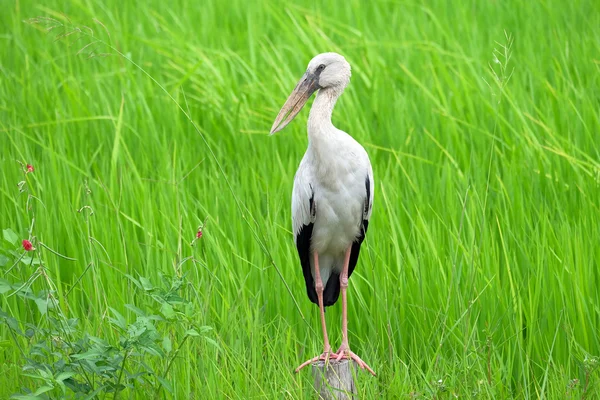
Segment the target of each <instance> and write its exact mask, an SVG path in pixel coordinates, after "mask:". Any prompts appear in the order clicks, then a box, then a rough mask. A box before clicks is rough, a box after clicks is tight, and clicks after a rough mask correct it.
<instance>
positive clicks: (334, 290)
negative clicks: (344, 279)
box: [323, 271, 340, 307]
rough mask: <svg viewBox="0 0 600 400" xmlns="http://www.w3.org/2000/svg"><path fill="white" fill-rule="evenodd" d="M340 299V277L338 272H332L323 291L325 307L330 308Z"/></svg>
mask: <svg viewBox="0 0 600 400" xmlns="http://www.w3.org/2000/svg"><path fill="white" fill-rule="evenodd" d="M338 297H340V276H339V275H338V273H337V272H334V271H331V276H330V277H329V280H328V281H327V285H325V290H323V305H324V306H325V307H329V306H332V305H334V304H335V302H336V301H337V300H338Z"/></svg>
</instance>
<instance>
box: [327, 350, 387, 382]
mask: <svg viewBox="0 0 600 400" xmlns="http://www.w3.org/2000/svg"><path fill="white" fill-rule="evenodd" d="M336 354H337V357H336V359H335V360H336V361H340V360H341V359H342V358H347V359H348V360H354V362H355V363H356V364H358V366H359V367H360V369H366V370H367V371H369V372H370V373H371V374H372V375H373V376H377V375H376V374H375V371H373V369H371V367H369V366H368V365H367V363H366V362H364V361H363V360H362V359H361V358H360V357H359V356H357V355H356V354H355V353H353V352H352V351H351V350H350V347H349V346H348V345H344V344H343V345H341V346H340V348H339V349H338V351H337V353H336Z"/></svg>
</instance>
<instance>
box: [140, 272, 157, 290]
mask: <svg viewBox="0 0 600 400" xmlns="http://www.w3.org/2000/svg"><path fill="white" fill-rule="evenodd" d="M140 283H141V284H142V287H143V288H144V290H145V291H147V292H149V291H151V290H152V289H154V285H153V284H152V282H150V280H149V279H148V278H144V277H143V276H140Z"/></svg>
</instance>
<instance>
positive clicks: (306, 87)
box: [271, 53, 351, 135]
mask: <svg viewBox="0 0 600 400" xmlns="http://www.w3.org/2000/svg"><path fill="white" fill-rule="evenodd" d="M350 75H351V70H350V64H348V62H347V61H346V59H345V58H344V57H343V56H341V55H339V54H337V53H322V54H319V55H317V56H316V57H314V58H313V59H312V60H310V62H309V63H308V68H307V69H306V72H305V73H304V75H303V76H302V78H301V79H300V82H298V84H297V85H296V88H295V89H294V91H293V92H292V94H290V96H289V97H288V99H287V100H286V102H285V104H284V105H283V107H282V108H281V110H280V111H279V114H278V115H277V118H275V122H274V123H273V126H272V127H271V135H272V134H274V133H275V132H279V131H280V130H282V129H283V128H285V127H286V126H287V124H289V123H290V122H291V121H292V120H293V119H294V117H295V116H296V115H298V113H299V112H300V110H302V107H304V104H306V102H307V101H308V99H309V98H310V96H312V94H313V93H314V92H315V91H317V90H319V89H323V90H331V91H332V92H334V93H335V95H336V97H337V96H339V95H340V94H342V92H343V91H344V88H345V87H346V86H347V85H348V83H349V82H350Z"/></svg>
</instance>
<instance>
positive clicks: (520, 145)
mask: <svg viewBox="0 0 600 400" xmlns="http://www.w3.org/2000/svg"><path fill="white" fill-rule="evenodd" d="M62 3H63V2H56V1H47V2H44V3H43V4H44V5H43V6H42V5H41V4H42V3H39V2H36V1H8V2H4V3H3V7H2V8H3V11H2V13H0V149H1V152H0V170H1V171H2V173H1V174H0V228H2V229H6V228H11V229H13V230H14V231H15V232H17V233H18V234H19V235H20V236H21V237H22V238H26V237H28V229H29V228H30V226H31V223H32V218H35V226H34V232H33V234H34V235H35V236H36V237H37V239H38V240H39V241H42V242H44V243H45V244H47V245H48V246H49V247H51V248H52V249H54V250H56V251H57V252H59V253H61V254H64V255H67V256H69V257H72V258H75V259H77V261H75V262H73V261H68V260H65V259H63V258H60V257H57V256H55V255H53V254H52V253H50V252H49V251H45V250H44V249H43V248H41V247H40V246H38V252H39V254H40V256H41V257H42V259H43V260H44V261H45V265H46V267H47V274H48V276H49V277H50V278H51V279H52V280H53V282H54V283H55V284H56V285H57V287H58V293H57V296H58V297H59V298H60V300H61V305H62V307H63V309H64V311H65V313H66V314H67V315H68V316H69V317H71V318H79V324H80V327H81V329H82V330H83V331H87V332H90V333H93V334H94V335H95V336H99V337H103V338H105V339H107V340H109V341H112V342H114V341H116V340H117V337H118V333H117V332H116V331H115V330H114V329H112V328H111V326H110V324H108V322H107V314H108V307H113V308H115V309H117V310H119V311H120V312H122V313H123V315H125V316H126V318H127V319H128V320H130V321H133V320H135V315H134V314H133V313H131V312H129V311H128V310H127V309H126V308H125V307H124V304H141V303H142V300H141V296H142V294H141V293H140V291H139V290H138V289H136V287H135V286H134V285H132V284H131V282H130V280H128V279H126V278H125V274H131V275H133V276H145V277H148V279H150V280H152V281H158V279H159V278H158V277H159V274H166V275H173V274H187V275H186V276H187V280H188V286H187V287H186V293H187V294H188V296H189V297H191V298H192V300H193V303H194V306H195V307H196V309H197V310H198V312H197V314H196V315H195V317H194V318H196V319H197V321H198V323H199V324H201V325H207V326H210V327H213V328H214V330H213V331H212V332H211V333H210V334H209V337H210V338H212V339H214V340H215V341H216V342H217V343H219V345H220V348H221V349H220V350H218V349H217V348H215V346H213V345H212V344H211V343H210V342H209V341H205V340H202V339H201V338H200V339H199V340H195V341H190V342H188V343H187V344H186V346H185V347H184V348H183V349H182V351H181V352H180V353H179V355H178V357H177V359H176V361H175V363H174V364H173V367H172V368H171V370H170V372H169V374H168V380H169V381H170V382H171V383H172V384H173V386H174V390H175V394H174V395H173V397H174V398H186V397H188V396H187V395H188V394H189V393H193V394H194V395H193V396H191V397H196V398H199V397H203V398H233V399H246V398H302V397H304V396H307V395H308V394H309V393H310V390H311V377H310V373H309V372H308V371H304V372H302V373H301V374H299V375H296V374H294V373H293V368H295V367H296V366H297V365H298V364H299V363H300V362H302V361H304V359H306V358H308V357H309V356H312V355H314V354H317V353H318V352H319V351H320V350H321V336H320V329H319V322H318V318H317V308H316V307H314V306H313V305H312V304H311V303H310V302H309V301H308V300H307V298H306V295H305V289H304V283H303V279H302V276H301V273H300V266H299V264H298V261H297V255H296V254H295V249H294V246H293V241H292V235H291V232H290V198H289V196H290V193H291V188H292V181H293V176H294V172H295V169H296V167H297V165H298V163H299V161H300V159H301V157H302V154H303V152H304V150H305V147H306V132H305V122H304V121H305V119H306V116H307V111H306V110H305V111H303V112H302V113H301V114H300V115H299V117H298V120H297V121H295V122H294V123H293V124H291V125H290V127H288V128H287V129H286V130H285V131H284V132H282V133H280V134H278V135H276V136H275V137H268V136H267V135H266V134H267V132H268V129H269V128H270V126H271V123H272V121H273V119H274V117H275V116H276V114H277V111H278V109H279V107H280V106H281V105H282V104H283V102H284V100H285V98H286V97H287V95H288V94H289V92H290V91H291V89H292V88H293V87H294V85H295V83H296V81H297V79H299V77H300V76H301V74H302V73H303V72H304V70H305V68H306V64H307V63H308V61H309V60H310V58H312V56H314V55H315V54H317V53H320V52H324V51H337V52H340V53H342V54H344V55H345V56H346V58H347V59H348V60H349V62H350V63H351V65H352V66H353V78H352V82H351V85H350V86H349V88H348V89H347V90H346V92H345V94H344V96H343V97H342V99H341V100H340V101H339V102H338V106H337V108H336V112H335V115H334V123H335V124H336V125H337V126H338V127H339V128H340V129H343V130H345V131H347V132H350V133H351V134H352V135H353V136H354V137H355V138H357V139H358V140H359V142H361V143H362V144H363V145H364V146H365V147H366V149H367V151H368V152H369V154H370V157H371V160H372V162H373V169H374V174H375V179H376V185H375V190H376V192H375V206H374V213H373V218H372V222H371V224H370V229H369V235H368V238H367V241H366V242H365V250H364V252H363V253H362V256H361V260H360V262H359V266H358V267H357V272H356V273H355V275H353V277H352V279H351V280H350V294H349V299H350V300H349V302H350V303H349V314H350V322H349V330H350V342H351V345H352V346H353V349H354V350H355V351H356V352H357V353H358V354H359V355H361V356H362V357H363V359H365V360H366V361H367V362H368V363H369V364H370V365H371V366H372V367H373V368H374V369H375V370H376V372H377V373H378V377H377V378H372V377H370V376H368V375H367V374H365V373H361V374H359V375H358V377H357V379H358V381H357V382H358V387H359V390H360V397H361V398H375V397H381V396H385V397H388V398H412V397H416V396H422V397H423V398H432V397H436V398H453V397H454V395H459V396H460V397H461V398H465V397H470V396H475V397H481V398H488V397H496V398H510V397H516V398H530V397H535V398H537V397H546V398H565V397H566V396H572V397H575V398H579V397H582V396H584V397H585V396H587V397H588V398H593V397H594V396H596V395H598V394H599V393H600V389H599V385H600V384H599V377H598V375H597V373H596V372H595V371H594V369H593V367H594V362H595V360H596V359H595V358H594V357H596V356H600V332H599V329H600V308H599V304H600V303H599V302H600V294H599V291H598V286H599V284H600V273H599V270H598V268H599V263H600V244H599V237H600V232H599V229H600V206H599V205H600V161H599V160H600V144H599V143H600V141H599V139H598V132H599V131H600V113H599V110H600V73H599V72H600V28H599V27H600V12H599V11H600V10H599V6H598V4H597V2H596V1H593V0H589V1H574V2H563V1H531V2H524V3H523V2H517V1H514V2H513V1H505V2H493V1H489V2H480V1H465V2H448V1H441V0H440V1H431V2H427V5H421V2H418V1H414V2H413V1H406V2H391V1H389V2H383V1H382V2H376V3H370V4H369V6H368V7H367V6H366V5H365V3H364V2H361V1H357V0H356V1H355V0H348V1H344V2H329V3H328V4H323V5H319V6H317V5H316V4H313V2H309V1H306V2H303V3H304V4H303V5H294V4H292V3H287V4H285V5H283V4H278V3H279V2H275V1H266V0H265V1H260V0H259V1H253V2H246V1H242V0H233V1H230V2H221V1H203V2H194V1H189V0H179V1H172V2H162V1H148V2H145V3H144V6H139V5H136V4H134V2H127V1H115V0H109V1H93V0H89V1H87V0H74V1H70V2H68V4H62ZM294 3H295V4H299V2H294ZM59 13H64V14H65V15H68V17H69V18H70V19H71V21H72V23H73V24H75V25H77V26H81V25H87V26H89V27H90V28H92V29H93V32H94V35H95V36H96V37H98V38H100V39H102V40H104V41H106V42H107V43H110V44H111V45H112V46H114V48H116V49H118V50H119V51H120V52H122V53H123V54H125V55H126V57H129V58H131V60H133V61H134V62H135V63H137V64H139V66H141V68H143V69H144V70H145V71H147V73H148V74H150V75H151V76H152V77H153V78H155V79H156V81H157V82H158V83H159V84H160V85H162V86H163V87H164V88H165V89H166V90H167V92H168V93H169V94H171V95H172V96H173V98H174V99H176V100H177V101H178V102H179V103H181V104H182V105H183V107H184V108H185V109H188V108H189V112H190V115H191V117H192V119H193V120H194V121H195V122H196V123H197V125H198V127H199V129H200V132H201V133H198V132H197V131H195V130H194V128H193V126H192V124H191V123H190V122H189V121H188V120H187V119H186V117H185V115H183V113H182V112H181V111H180V110H179V109H178V108H177V106H176V104H175V102H174V101H173V100H172V99H170V98H169V97H168V96H167V95H166V94H165V92H163V91H162V90H161V89H160V87H159V86H158V85H157V84H156V83H155V82H153V81H152V80H151V79H150V78H149V77H148V76H147V75H146V74H145V73H143V72H142V71H141V70H140V69H138V68H136V67H135V66H134V65H133V64H132V63H130V62H129V61H127V59H126V58H124V57H121V56H119V55H117V54H116V52H115V51H114V50H111V49H110V48H107V47H106V46H102V45H100V44H98V45H93V46H90V47H88V48H86V49H85V50H84V51H83V52H81V53H80V54H77V53H78V51H79V50H80V49H82V48H83V47H84V46H85V45H86V44H87V43H90V42H91V41H92V39H90V38H89V37H82V38H80V39H77V40H74V39H75V38H76V36H74V37H67V38H63V39H62V40H57V41H54V39H55V38H56V37H57V35H59V34H60V33H61V32H62V31H60V30H54V31H52V32H50V33H48V34H45V33H44V32H43V31H41V30H40V29H39V27H36V26H32V25H30V24H26V23H24V22H23V21H24V20H26V19H28V18H32V17H37V16H52V17H54V18H57V19H61V18H62V17H61V15H60V14H59ZM94 18H96V19H98V20H99V21H101V22H102V24H103V25H100V24H98V23H96V22H94V20H93V19H94ZM506 33H508V34H509V35H512V37H513V38H514V45H513V47H512V53H511V54H512V57H511V58H510V60H509V61H508V63H507V60H506V59H505V58H504V57H503V54H504V50H503V47H502V45H506V44H507V36H506ZM494 49H497V50H499V51H500V53H496V54H497V55H496V56H494ZM91 51H94V52H95V54H96V56H95V57H92V58H88V56H89V53H90V52H91ZM101 53H109V54H110V55H108V56H106V57H105V56H103V55H102V54H101ZM495 57H497V58H498V61H499V62H495V61H494V60H495ZM490 66H491V67H492V68H493V69H494V70H495V71H496V76H495V75H494V74H493V73H492V70H491V69H490ZM503 71H504V72H503ZM511 73H512V75H511V76H510V79H509V80H507V79H506V78H507V77H508V76H509V75H510V74H511ZM184 93H185V98H184ZM186 99H187V106H186V105H185V103H186ZM17 161H21V162H25V163H31V164H32V165H34V167H35V172H34V173H31V174H27V175H26V180H27V187H28V188H29V191H30V193H31V194H32V195H35V196H36V197H37V198H38V199H39V201H38V200H32V201H31V204H30V205H31V209H29V208H28V206H27V196H26V194H24V193H21V194H20V193H19V190H18V188H17V184H18V182H20V181H21V180H23V172H22V170H21V167H20V166H19V164H18V163H17ZM88 189H89V191H88ZM83 206H89V207H91V208H92V209H93V211H94V214H93V215H91V216H89V217H86V215H88V213H87V212H86V211H83V212H81V213H79V212H77V210H79V209H80V208H81V207H83ZM205 219H207V224H206V227H205V228H204V231H203V233H204V235H203V237H202V238H201V240H199V241H198V242H197V243H196V244H195V245H194V246H191V245H190V242H191V241H192V239H193V238H194V237H195V234H196V230H197V227H198V226H199V225H200V224H201V223H202V221H204V220H205ZM89 237H92V238H93V240H90V239H89ZM9 248H10V245H9V244H8V243H7V242H3V244H2V245H0V251H1V252H3V254H5V255H7V254H8V249H9ZM2 249H3V250H2ZM190 257H192V258H190ZM8 266H10V264H9V265H7V266H5V267H4V269H5V270H6V269H8ZM34 273H35V271H34V269H33V268H31V267H27V266H24V265H21V266H18V267H17V268H14V269H13V270H11V271H10V273H8V274H6V273H5V271H4V272H3V275H4V276H3V278H4V279H7V280H10V281H25V280H26V279H27V278H28V277H29V276H31V275H32V274H34ZM286 284H287V285H289V288H290V290H291V292H290V291H288V290H287V289H286ZM36 285H37V286H36ZM41 285H42V283H41V281H36V282H35V283H34V288H36V287H38V288H40V287H41ZM68 291H70V292H69V293H68V296H67V292H68ZM0 306H1V308H2V309H3V310H5V311H7V312H9V313H10V314H12V315H14V316H15V317H17V318H18V319H19V320H21V321H22V322H27V321H36V323H40V324H43V323H44V317H43V316H41V315H40V314H39V312H38V311H37V309H35V308H34V309H32V308H31V307H28V306H27V305H26V303H23V301H22V300H21V299H18V298H17V296H12V297H7V296H6V295H5V296H2V297H1V300H0ZM327 314H328V315H327V318H328V322H329V331H330V338H331V339H332V341H333V343H334V346H337V345H339V342H340V340H341V338H340V336H341V334H340V310H339V307H334V308H332V309H330V311H328V313H327ZM0 340H2V342H1V343H2V347H1V348H0V362H1V367H0V397H2V398H4V397H6V396H8V395H10V394H12V393H15V392H18V391H19V390H21V388H23V387H30V388H34V387H35V386H34V385H35V383H34V381H33V380H31V379H30V378H27V377H25V376H22V374H21V366H22V364H23V360H22V356H21V354H20V352H19V351H18V350H17V346H15V342H14V341H12V339H11V335H10V332H9V331H8V329H7V327H6V326H5V325H2V326H0ZM21 345H23V346H24V345H25V343H24V342H22V343H21ZM148 362H149V363H150V364H151V365H158V364H160V362H162V361H161V360H156V359H153V358H149V359H148ZM576 380H578V381H576ZM137 394H138V395H140V397H144V396H143V394H142V393H139V392H138V393H137ZM129 396H133V392H127V393H126V394H125V395H123V396H122V397H123V398H128V397H129Z"/></svg>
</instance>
